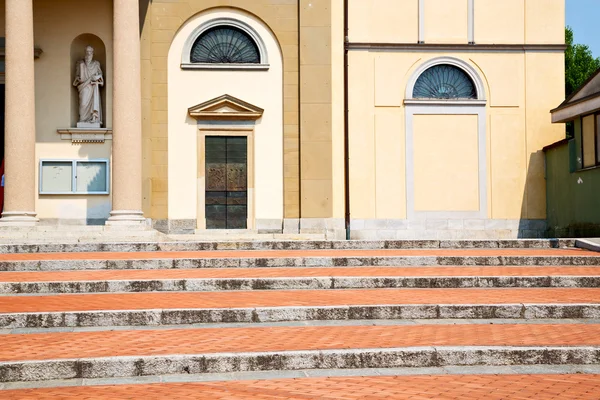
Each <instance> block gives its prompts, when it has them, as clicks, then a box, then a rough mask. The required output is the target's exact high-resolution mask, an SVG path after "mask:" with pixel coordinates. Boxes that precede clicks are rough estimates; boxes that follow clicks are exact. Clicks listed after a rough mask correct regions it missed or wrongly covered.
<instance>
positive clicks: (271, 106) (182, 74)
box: [157, 9, 284, 220]
mask: <svg viewBox="0 0 600 400" xmlns="http://www.w3.org/2000/svg"><path fill="white" fill-rule="evenodd" d="M217 18H236V19H237V20H239V21H242V22H245V23H246V24H248V25H250V26H251V27H253V28H254V29H255V31H256V32H257V33H258V35H259V36H260V37H261V38H262V39H263V41H264V43H265V46H266V50H267V54H268V61H269V69H268V70H267V71H255V70H245V71H244V70H237V71H227V70H225V71H217V70H183V69H182V68H181V66H180V65H181V57H182V50H183V48H184V43H185V41H186V40H187V39H188V37H189V36H190V35H191V34H192V32H193V30H194V29H195V28H197V27H198V26H200V25H201V24H203V23H205V22H207V21H210V20H213V19H217ZM168 82H169V85H168V117H167V118H168V149H169V151H168V160H167V161H168V165H169V169H168V179H169V190H168V215H169V218H170V219H195V218H196V211H197V204H198V194H197V186H196V179H197V162H198V160H197V150H196V149H197V134H198V124H197V121H196V119H194V118H192V117H190V116H189V115H188V114H187V110H188V108H189V107H192V106H195V105H197V104H200V103H203V102H206V101H208V100H212V99H213V98H216V97H219V96H221V95H223V94H229V95H231V96H233V97H236V98H239V99H241V100H243V101H245V102H248V103H250V104H253V105H255V106H257V107H260V108H262V109H264V110H265V111H264V114H263V116H262V118H261V119H260V120H258V121H257V123H256V126H255V134H254V142H255V150H254V160H255V161H254V182H255V186H254V188H255V191H254V196H255V198H254V200H255V217H256V218H257V219H280V220H281V219H282V218H283V115H284V113H283V63H282V56H281V51H280V48H279V45H278V43H277V40H276V38H275V37H274V35H273V34H272V32H271V31H270V30H269V29H268V27H267V26H266V25H265V24H263V23H261V22H260V21H258V20H257V19H256V18H254V17H252V16H250V15H249V14H247V13H244V12H242V11H239V10H232V9H229V10H227V9H215V10H211V11H208V12H205V13H201V14H198V15H196V16H194V17H192V18H191V19H189V20H188V21H187V22H186V23H185V24H184V25H183V26H182V27H181V29H180V30H179V31H178V32H177V34H176V35H175V38H174V39H173V42H172V43H171V47H170V50H169V58H168ZM161 154H162V153H161ZM157 156H158V155H157ZM157 161H160V162H165V160H157Z"/></svg>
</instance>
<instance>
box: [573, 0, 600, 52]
mask: <svg viewBox="0 0 600 400" xmlns="http://www.w3.org/2000/svg"><path fill="white" fill-rule="evenodd" d="M566 4H567V25H568V26H570V27H571V28H573V33H574V35H575V37H574V41H575V43H579V44H587V45H588V46H589V47H590V50H592V53H594V57H600V0H567V3H566Z"/></svg>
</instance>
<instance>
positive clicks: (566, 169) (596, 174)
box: [544, 70, 600, 237]
mask: <svg viewBox="0 0 600 400" xmlns="http://www.w3.org/2000/svg"><path fill="white" fill-rule="evenodd" d="M551 112H552V122H554V123H566V122H568V123H572V124H573V130H574V135H573V137H572V138H567V139H563V140H560V141H558V142H556V143H553V144H551V145H549V146H546V147H544V151H545V153H546V180H547V198H548V229H549V233H550V234H551V235H553V236H556V237H586V236H587V237H592V236H593V237H597V236H600V70H598V71H596V73H595V74H593V75H592V76H591V77H590V78H589V79H588V80H587V81H586V82H585V83H583V84H582V85H581V87H579V88H578V89H577V90H576V91H575V92H573V93H572V94H571V95H570V96H569V97H568V98H567V99H566V100H565V101H564V102H563V103H562V104H561V105H559V106H558V107H557V108H555V109H553V110H552V111H551Z"/></svg>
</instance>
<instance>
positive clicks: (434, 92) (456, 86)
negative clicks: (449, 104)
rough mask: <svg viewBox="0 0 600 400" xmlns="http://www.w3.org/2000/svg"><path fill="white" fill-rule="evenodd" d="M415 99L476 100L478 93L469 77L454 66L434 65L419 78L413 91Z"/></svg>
mask: <svg viewBox="0 0 600 400" xmlns="http://www.w3.org/2000/svg"><path fill="white" fill-rule="evenodd" d="M413 98H415V99H444V100H460V99H476V98H477V91H476V90H475V85H474V84H473V81H472V80H471V78H469V76H468V75H467V74H466V73H465V72H464V71H463V70H462V69H460V68H458V67H455V66H453V65H445V64H444V65H434V66H433V67H431V68H428V69H427V70H425V72H423V73H422V74H421V76H419V79H417V82H416V83H415V87H414V89H413Z"/></svg>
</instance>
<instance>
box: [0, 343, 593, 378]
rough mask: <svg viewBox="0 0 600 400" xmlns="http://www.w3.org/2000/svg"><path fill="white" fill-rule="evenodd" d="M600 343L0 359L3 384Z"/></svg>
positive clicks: (422, 358)
mask: <svg viewBox="0 0 600 400" xmlns="http://www.w3.org/2000/svg"><path fill="white" fill-rule="evenodd" d="M599 363H600V347H599V346H528V347H517V346H460V347H456V346H436V347H401V348H374V349H373V348H370V349H340V350H312V351H279V352H253V353H248V352H240V353H213V354H187V355H182V354H174V355H160V356H128V357H102V358H82V359H50V360H29V361H4V362H0V382H31V381H44V380H56V379H98V378H119V377H133V376H156V375H172V374H203V373H225V372H245V371H286V370H288V371H289V370H305V369H356V368H403V367H421V368H423V367H448V366H480V365H493V366H503V365H504V366H510V365H567V364H568V365H595V364H599Z"/></svg>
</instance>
